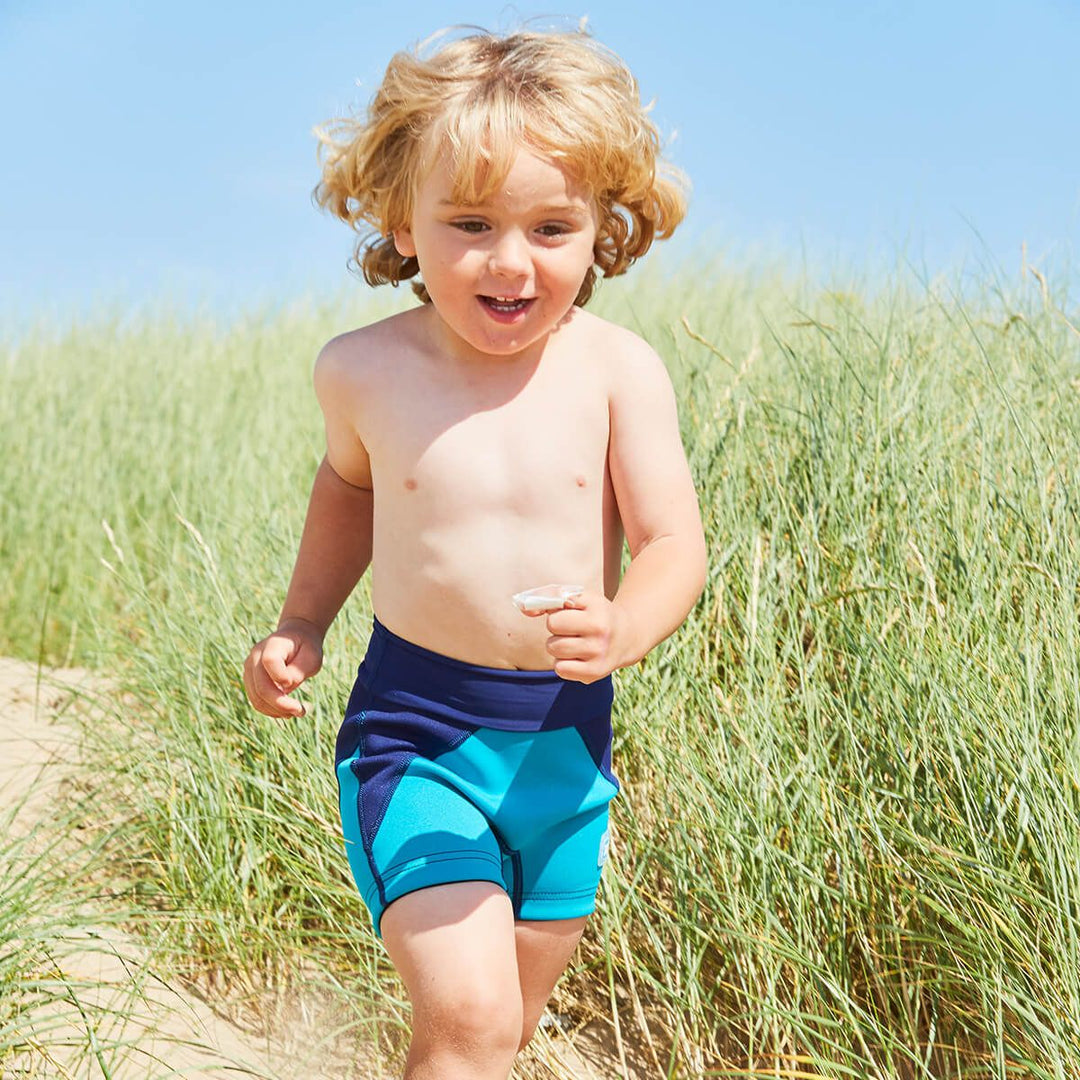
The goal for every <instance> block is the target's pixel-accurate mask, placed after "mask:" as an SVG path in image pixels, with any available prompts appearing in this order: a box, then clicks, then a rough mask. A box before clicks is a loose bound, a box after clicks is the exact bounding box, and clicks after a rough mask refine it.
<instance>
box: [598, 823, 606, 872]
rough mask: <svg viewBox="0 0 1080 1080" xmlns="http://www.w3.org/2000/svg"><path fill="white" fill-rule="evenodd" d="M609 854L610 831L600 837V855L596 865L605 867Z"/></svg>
mask: <svg viewBox="0 0 1080 1080" xmlns="http://www.w3.org/2000/svg"><path fill="white" fill-rule="evenodd" d="M607 853H608V831H607V829H605V830H604V835H603V836H601V837H600V854H599V855H597V857H596V865H597V866H603V865H604V863H605V862H607Z"/></svg>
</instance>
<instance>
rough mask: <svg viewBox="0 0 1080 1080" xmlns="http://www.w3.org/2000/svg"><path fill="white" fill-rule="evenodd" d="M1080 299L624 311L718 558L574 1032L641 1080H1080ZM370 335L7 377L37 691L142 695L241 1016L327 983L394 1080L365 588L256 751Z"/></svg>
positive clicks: (8, 481) (648, 282)
mask: <svg viewBox="0 0 1080 1080" xmlns="http://www.w3.org/2000/svg"><path fill="white" fill-rule="evenodd" d="M1063 295H1064V294H1063V293H1062V294H1061V295H1058V293H1057V292H1055V290H1054V288H1052V287H1046V288H1043V289H1040V288H1039V287H1038V286H1037V284H1036V283H1035V282H1034V280H1033V281H1032V282H1031V283H1028V282H1024V281H1018V282H1015V283H1012V284H1007V285H1002V284H1001V283H998V282H992V281H987V283H986V284H985V286H983V287H981V288H980V287H972V286H971V285H970V284H968V286H967V287H966V288H965V290H964V292H963V294H962V295H961V294H960V292H959V291H958V290H957V289H956V288H954V287H953V286H952V285H951V284H950V283H949V282H944V281H943V282H930V283H926V282H923V283H920V282H918V281H917V280H915V279H914V278H913V277H912V276H910V275H907V276H905V275H898V276H897V278H896V279H894V280H893V281H892V282H890V283H887V284H885V285H883V286H877V287H875V288H870V287H869V286H864V285H858V284H856V285H854V286H849V287H848V288H846V290H845V291H842V292H841V291H825V290H820V289H817V290H815V289H813V288H811V286H810V285H809V284H807V283H805V282H799V281H792V280H790V279H786V278H784V277H783V276H782V275H780V274H769V273H751V272H735V271H731V270H724V269H723V268H703V269H699V270H696V271H695V272H693V273H691V271H690V270H689V269H687V270H685V271H684V272H682V273H681V274H679V275H677V276H676V277H674V278H672V279H670V280H663V279H662V278H661V277H659V276H658V275H655V274H654V275H653V276H651V277H650V276H648V275H644V276H642V277H639V278H638V279H637V281H636V282H635V281H630V282H629V283H627V285H626V286H625V287H621V286H620V288H610V287H607V288H605V290H604V292H603V293H602V295H601V297H600V302H599V303H598V304H597V310H598V311H599V312H600V313H601V314H605V313H606V314H609V315H610V316H611V317H613V318H615V319H617V320H618V321H621V322H624V323H626V324H627V325H630V326H632V327H633V328H635V329H637V330H638V331H639V332H640V333H642V334H643V335H644V336H645V337H647V338H648V339H649V340H650V341H651V342H652V343H653V344H654V345H655V347H656V348H657V349H658V350H659V351H660V352H661V354H662V355H663V356H664V357H665V359H666V360H667V362H668V364H669V368H670V370H671V372H672V375H673V378H674V380H675V382H676V386H677V389H678V391H679V395H680V401H681V418H682V423H683V436H684V442H685V445H686V447H687V451H688V456H689V458H690V463H691V467H692V470H693V473H694V476H695V479H696V482H697V485H698V490H699V493H700V496H701V503H702V511H703V517H704V520H705V524H706V529H707V534H708V538H709V543H710V550H711V553H712V557H711V568H710V576H709V582H708V585H707V588H706V591H705V594H704V595H703V597H702V599H701V601H700V603H699V604H698V605H697V607H696V608H695V610H694V611H693V612H692V614H691V616H690V618H689V619H688V621H687V623H686V625H685V626H684V627H683V628H682V630H681V631H680V632H679V633H678V634H676V635H675V636H674V637H672V638H671V639H669V641H667V642H665V643H664V644H663V645H662V646H660V647H659V648H657V649H656V650H655V651H654V652H653V653H652V654H651V655H650V657H649V658H648V660H647V661H646V663H645V665H644V666H643V667H640V668H635V669H633V670H627V671H623V672H620V673H619V674H618V676H617V688H618V689H617V705H616V743H615V761H614V765H615V769H616V772H617V773H618V774H619V776H620V778H621V779H622V782H623V792H622V795H621V796H620V798H619V799H618V800H616V802H615V803H614V804H613V810H612V815H613V832H614V836H615V839H614V845H613V851H612V857H611V860H610V862H609V865H608V868H607V870H606V871H605V884H604V887H603V891H602V894H601V900H600V906H599V909H598V913H597V916H596V917H595V918H594V919H593V920H592V921H591V923H590V927H589V929H588V931H587V933H586V937H585V939H584V940H583V944H582V947H581V949H580V950H579V953H578V955H577V957H576V960H575V964H574V968H573V971H572V973H571V974H570V976H569V977H568V978H567V980H566V981H565V982H564V984H563V986H562V987H560V990H559V997H558V1001H559V1008H560V1010H561V1011H564V1012H569V1013H570V1014H571V1015H573V1016H574V1017H576V1018H578V1019H584V1018H586V1017H588V1016H590V1015H598V1016H601V1017H604V1018H606V1021H607V1022H608V1023H609V1024H610V1025H611V1028H612V1031H613V1034H614V1038H615V1043H616V1045H615V1050H616V1060H614V1061H613V1063H612V1066H611V1071H612V1073H613V1074H616V1073H618V1072H620V1071H621V1070H622V1068H623V1066H622V1065H621V1064H620V1062H623V1061H625V1062H627V1063H628V1065H632V1066H634V1067H635V1068H636V1070H637V1074H639V1075H652V1076H672V1077H684V1076H685V1077H690V1076H704V1075H726V1076H740V1075H743V1076H749V1075H770V1076H796V1075H804V1076H816V1075H820V1076H825V1077H844V1076H853V1077H875V1078H881V1080H885V1078H891V1077H961V1076H963V1077H1021V1076H1024V1077H1053V1078H1055V1080H1057V1078H1065V1077H1074V1076H1077V1075H1080V907H1078V905H1080V672H1078V669H1077V663H1076V656H1077V645H1078V639H1080V634H1078V631H1077V616H1078V613H1080V605H1078V592H1077V589H1078V578H1080V569H1078V566H1080V562H1078V554H1080V552H1078V543H1077V541H1078V537H1080V527H1078V521H1077V506H1076V492H1075V491H1074V484H1075V483H1076V480H1077V476H1078V468H1080V447H1078V441H1077V440H1078V436H1077V433H1078V431H1080V333H1078V332H1077V330H1076V329H1075V327H1076V325H1077V318H1076V316H1075V313H1073V312H1070V311H1069V310H1063V304H1064V301H1063V299H1062V296H1063ZM369 317H371V313H370V312H367V311H364V310H349V309H348V306H347V305H344V304H337V305H325V306H322V307H320V306H317V305H308V306H303V305H297V306H294V307H292V308H288V309H283V310H278V311H267V312H264V313H261V314H259V315H256V316H252V317H251V318H249V319H247V320H241V321H238V322H235V323H233V324H231V325H227V326H217V325H213V324H212V323H210V322H207V323H200V322H197V321H193V320H188V321H182V320H180V321H177V320H173V321H170V320H168V319H166V318H165V317H161V318H159V319H156V320H155V319H154V318H148V319H146V320H144V321H141V322H135V323H132V324H131V325H122V324H116V325H95V326H83V327H75V328H73V329H71V330H70V331H69V332H67V333H65V334H64V335H63V336H61V337H50V336H49V335H48V334H46V333H44V332H41V333H39V334H38V335H37V336H36V337H35V336H31V337H30V338H26V339H23V340H22V341H21V342H20V343H19V346H18V348H17V350H9V352H8V356H7V359H6V360H5V361H4V362H3V366H2V367H0V372H2V378H3V384H4V393H3V394H2V395H0V419H2V420H3V421H4V422H3V423H2V424H0V449H2V451H3V452H2V453H0V477H2V485H3V487H2V490H3V493H4V497H3V503H2V505H0V558H2V560H3V569H4V574H3V578H2V580H0V595H2V603H3V605H4V608H5V610H7V611H10V612H11V615H10V616H9V617H8V618H7V619H6V620H5V623H4V626H3V634H4V635H5V641H4V642H3V643H2V645H3V647H4V648H6V649H7V650H8V651H12V652H19V653H23V654H38V653H40V654H41V655H44V656H46V657H49V658H53V659H67V658H69V657H73V656H74V657H77V658H80V659H82V660H84V661H88V662H91V663H93V664H94V665H95V666H97V667H99V668H101V669H102V670H105V671H107V672H108V673H109V674H110V675H111V676H114V677H116V678H117V679H118V681H119V684H120V685H122V686H123V688H124V689H123V692H122V693H119V694H118V695H117V698H116V701H115V707H114V710H113V712H114V722H113V724H112V725H104V726H102V727H99V728H97V729H96V730H95V731H94V732H93V735H94V736H95V740H94V741H95V751H94V756H93V761H94V765H93V770H94V776H95V777H96V779H97V781H98V782H99V783H100V786H101V792H102V798H101V807H102V808H103V810H104V809H107V810H108V813H109V816H110V820H111V821H112V823H113V825H114V828H115V826H116V825H117V824H118V823H119V824H120V825H121V827H120V828H118V829H115V831H116V834H117V835H118V836H119V837H120V838H121V839H120V840H119V841H117V842H116V843H115V844H114V846H113V853H114V857H115V858H117V859H120V860H122V861H123V862H124V864H125V865H126V866H127V872H128V875H129V877H130V879H131V881H132V882H133V888H137V895H138V896H139V897H140V898H141V902H142V903H143V904H144V905H145V907H146V910H147V911H148V912H153V913H155V914H156V915H160V914H161V913H162V912H168V913H170V914H171V918H170V919H169V920H168V932H169V934H170V935H172V944H173V945H174V946H175V947H176V948H177V949H178V950H182V952H183V954H184V955H185V956H186V957H188V963H189V965H190V969H191V970H192V971H209V970H214V971H215V972H216V973H217V975H216V978H217V980H218V981H219V982H224V983H226V984H229V985H231V986H232V987H233V988H234V989H235V991H236V992H237V993H241V992H243V990H244V988H245V987H248V986H250V985H251V984H254V983H257V984H260V985H267V984H272V985H279V986H287V985H289V983H290V981H291V980H295V979H297V978H299V977H303V978H310V977H311V972H312V971H320V972H322V973H323V979H324V981H325V983H326V985H327V986H328V987H329V988H335V987H336V988H337V990H338V992H340V994H341V995H342V1001H343V1002H345V1004H344V1005H343V1013H342V1020H341V1028H340V1029H339V1030H337V1031H336V1032H335V1037H340V1036H341V1034H342V1031H348V1032H351V1033H352V1034H353V1035H355V1036H356V1037H357V1038H359V1039H361V1040H366V1041H369V1042H374V1043H375V1044H376V1045H377V1046H378V1047H380V1048H381V1049H382V1051H383V1052H384V1053H385V1056H386V1060H387V1061H388V1062H389V1061H392V1060H393V1059H394V1055H395V1054H399V1053H400V1051H401V1049H402V1047H403V1045H404V1040H405V1038H406V1020H407V1008H406V1005H405V1002H404V997H403V992H402V989H401V987H400V984H398V983H397V982H396V980H395V978H394V976H393V973H392V970H391V969H390V967H389V965H388V962H387V961H386V959H385V956H384V954H383V952H382V950H381V947H380V946H378V944H377V943H376V942H375V940H374V938H373V937H372V936H371V934H370V932H369V928H368V927H369V923H368V919H367V915H366V913H365V912H364V911H363V909H362V907H361V905H360V902H359V899H358V898H357V897H356V895H355V893H354V890H353V886H352V884H351V882H350V881H349V880H348V878H347V871H346V867H345V864H344V859H343V858H342V850H341V844H340V840H339V837H338V824H337V821H336V817H335V813H336V810H335V799H336V792H335V790H334V786H333V778H332V774H331V772H330V768H329V764H328V761H329V755H330V753H331V747H332V742H333V736H334V733H335V730H336V726H337V723H338V721H339V717H340V713H341V708H342V705H343V702H344V698H345V696H346V693H347V690H348V687H349V685H350V683H351V679H352V673H353V670H354V668H355V665H356V663H357V662H358V661H359V659H360V657H361V656H362V652H363V648H364V644H365V642H366V638H367V634H368V632H369V628H370V605H369V600H368V593H367V589H366V585H364V584H362V585H361V587H360V589H359V590H358V592H357V595H356V596H355V597H354V598H353V600H352V601H350V604H349V605H348V607H347V608H346V610H345V611H344V612H343V614H342V616H341V618H340V619H339V621H338V623H337V624H336V626H335V628H334V629H333V631H332V632H331V635H330V638H329V640H328V643H327V657H328V659H327V666H326V668H325V669H324V672H323V674H321V675H320V676H319V678H318V679H317V680H315V681H314V683H313V684H312V686H311V687H310V689H309V690H308V691H307V695H308V698H307V699H308V702H309V716H308V717H307V718H306V719H305V720H303V721H300V722H289V723H284V722H278V721H270V720H267V719H265V718H262V717H259V716H257V715H255V714H254V713H252V711H251V710H250V709H249V708H248V707H247V706H246V705H245V702H244V697H243V691H242V688H241V685H240V680H239V665H240V662H241V661H242V658H243V656H244V655H245V654H246V651H247V649H248V647H249V645H250V644H251V642H252V640H253V639H255V638H256V637H259V636H262V634H263V633H265V632H266V630H267V628H268V627H270V626H271V625H272V624H273V620H274V618H275V616H276V611H277V607H278V605H279V604H280V600H281V597H282V595H283V592H284V588H285V585H286V582H287V578H288V574H289V570H290V568H291V562H292V558H293V555H294V553H295V546H296V541H297V538H298V533H299V527H300V524H301V519H302V514H303V507H304V501H305V498H306V493H307V489H308V486H309V484H310V480H311V476H312V475H313V472H314V469H315V466H316V463H317V461H318V458H319V456H320V454H321V443H320V439H321V430H320V426H319V418H318V414H317V409H316V406H315V402H314V398H313V395H312V394H311V393H310V390H309V380H310V367H311V362H312V360H313V358H314V355H315V353H316V351H317V349H318V348H319V346H320V345H321V344H322V342H323V341H325V340H326V339H327V338H328V337H330V336H332V335H333V334H334V333H337V332H340V331H341V330H342V329H344V328H346V327H347V326H349V325H353V324H355V322H357V321H361V320H364V319H366V318H369ZM526 1069H528V1065H527V1064H524V1065H523V1066H522V1067H521V1070H519V1071H522V1073H523V1074H524V1070H526ZM537 1075H541V1073H539V1072H538V1073H537ZM544 1075H547V1074H544Z"/></svg>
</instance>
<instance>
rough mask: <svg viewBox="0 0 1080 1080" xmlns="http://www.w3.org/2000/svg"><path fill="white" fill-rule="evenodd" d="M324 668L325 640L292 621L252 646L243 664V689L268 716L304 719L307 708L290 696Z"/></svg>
mask: <svg viewBox="0 0 1080 1080" xmlns="http://www.w3.org/2000/svg"><path fill="white" fill-rule="evenodd" d="M321 667H322V636H321V635H320V634H319V633H318V632H317V631H316V629H315V627H313V626H311V625H309V624H308V623H305V622H303V621H301V620H289V621H287V622H284V623H282V625H281V626H280V627H278V629H277V630H275V631H274V632H273V633H272V634H271V635H270V636H269V637H265V638H263V639H262V641H260V642H258V643H257V644H256V645H254V646H252V649H251V652H250V653H248V658H247V660H245V661H244V689H245V690H247V696H248V698H249V700H250V701H251V704H252V705H254V706H255V708H256V709H258V710H259V712H261V713H265V714H266V715H267V716H277V717H286V716H303V715H304V713H305V709H304V706H303V705H302V704H301V703H300V702H299V701H297V700H296V699H295V698H291V697H289V694H291V693H292V691H294V690H295V689H296V688H297V687H298V686H299V685H300V684H301V683H302V682H303V681H304V680H305V679H308V678H310V677H311V676H312V675H314V674H315V673H316V672H317V671H318V670H319V668H321Z"/></svg>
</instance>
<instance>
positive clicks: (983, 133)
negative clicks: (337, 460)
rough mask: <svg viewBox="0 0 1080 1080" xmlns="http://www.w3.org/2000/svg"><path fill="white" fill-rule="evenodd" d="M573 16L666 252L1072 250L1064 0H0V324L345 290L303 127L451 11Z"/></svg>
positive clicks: (980, 258)
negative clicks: (607, 66) (657, 137)
mask: <svg viewBox="0 0 1080 1080" xmlns="http://www.w3.org/2000/svg"><path fill="white" fill-rule="evenodd" d="M582 15H588V16H589V25H590V26H591V28H592V30H593V32H594V33H595V35H596V36H597V37H598V38H599V39H600V40H601V41H603V42H604V43H605V44H607V45H609V46H611V47H612V48H614V49H615V50H616V51H617V52H619V53H620V54H621V55H622V56H623V57H624V58H625V59H626V60H627V62H628V63H629V64H630V66H631V67H632V69H633V70H634V71H635V73H636V75H637V77H638V80H639V82H640V84H641V87H642V91H643V94H644V96H645V97H646V98H655V101H656V104H655V109H654V114H653V115H654V117H655V119H656V120H657V122H658V123H659V125H660V127H661V129H662V131H663V132H664V134H665V136H667V137H669V138H670V140H671V142H670V151H669V155H670V157H671V158H672V160H674V161H675V162H676V163H677V164H678V165H679V166H681V167H682V168H683V169H684V170H685V171H686V172H687V173H688V174H689V175H690V177H691V179H692V181H693V183H694V195H693V201H692V206H691V214H690V216H689V218H688V220H687V222H686V223H685V225H684V227H683V229H682V232H681V235H680V236H679V237H678V238H677V241H676V242H674V243H673V245H672V252H673V254H674V255H676V256H687V255H689V254H694V253H705V254H710V253H714V252H715V253H720V254H721V255H723V256H725V257H726V258H728V259H729V260H731V261H734V262H736V263H738V261H739V260H741V259H748V258H751V257H754V256H755V253H761V252H766V253H770V254H773V255H779V256H780V257H782V258H783V259H785V260H787V261H789V262H791V263H792V264H793V265H801V264H804V263H805V264H807V265H810V266H811V267H813V268H818V269H822V268H824V271H825V272H828V268H830V267H834V268H835V267H856V268H858V267H863V266H867V267H869V266H874V265H881V264H883V263H887V264H890V265H891V264H892V263H893V262H895V260H896V258H897V257H898V256H902V257H904V258H906V259H908V260H910V261H912V262H915V263H917V264H919V265H921V266H925V267H926V268H927V269H928V270H929V271H930V272H931V273H934V272H938V271H946V270H949V269H951V268H956V267H958V266H959V265H960V264H961V263H964V264H966V265H971V264H975V265H986V264H987V263H988V262H989V263H995V264H999V265H1000V266H1002V267H1003V268H1004V269H1005V271H1006V272H1007V273H1010V274H1015V273H1018V272H1019V267H1020V260H1021V244H1022V243H1026V245H1027V252H1028V259H1029V261H1033V262H1035V263H1036V264H1039V263H1040V262H1041V263H1043V264H1052V263H1055V262H1057V263H1060V262H1063V261H1065V260H1067V258H1068V256H1069V252H1070V251H1071V250H1074V249H1075V245H1076V241H1077V240H1078V239H1080V138H1078V135H1080V132H1078V127H1080V124H1078V121H1077V118H1078V116H1080V62H1078V60H1077V57H1078V56H1080V3H1077V2H1066V0H1056V2H1054V0H1027V2H1018V0H1008V2H1006V0H1001V2H995V0H983V2H981V3H972V2H969V0H953V2H949V0H938V2H936V3H927V2H924V0H908V2H906V3H900V2H884V0H864V2H862V3H850V4H849V3H790V2H778V0H761V2H758V3H741V4H737V5H736V4H732V3H726V2H719V3H713V4H702V3H700V2H698V3H692V2H689V0H669V2H667V3H656V2H651V3H639V2H636V0H619V2H615V0H598V2H589V3H587V4H584V3H583V6H581V7H574V8H565V7H564V8H551V7H547V6H544V7H530V6H526V5H524V4H519V5H518V6H516V7H514V6H509V5H505V4H502V3H483V2H472V0H469V2H463V3H461V4H459V5H455V6H450V5H447V4H445V3H441V4H436V3H431V2H428V0H412V2H409V3H398V4H385V3H377V4H376V3H370V4H369V3H363V4H360V3H341V2H339V3H336V4H332V5H327V4H322V5H318V4H295V3H294V4H286V3H277V2H274V0H267V2H264V3H259V4H255V3H233V4H225V5H223V6H221V7H219V6H218V5H217V4H215V3H211V2H210V0H187V2H185V3H183V4H165V3H161V2H157V3H150V2H142V0H132V2H129V3H119V2H115V0H95V2H93V3H85V2H70V3H63V2H51V0H33V2H30V0H0V130H2V132H3V146H4V150H3V168H2V169H0V325H2V324H3V323H8V324H10V323H11V322H12V321H15V322H16V323H19V322H22V321H23V320H24V319H25V318H27V317H29V316H30V315H31V314H32V313H39V312H42V313H46V314H52V313H56V312H63V313H71V314H77V313H82V312H87V311H90V310H93V309H94V308H95V307H101V306H102V305H116V304H119V305H121V306H127V305H139V304H142V303H143V302H146V301H154V300H156V299H158V298H161V297H167V298H169V300H170V301H171V302H172V303H173V304H175V305H177V306H181V307H184V306H188V305H193V304H198V305H201V306H204V307H205V306H210V307H211V308H214V309H220V310H235V309H236V308H237V307H238V306H239V307H243V306H245V305H248V304H262V303H265V302H267V301H270V302H272V301H276V300H287V299H289V298H291V297H293V296H295V295H297V294H300V293H303V292H305V291H307V292H311V293H315V294H324V293H337V292H339V291H340V290H341V289H343V288H346V287H353V288H357V289H361V288H364V286H363V285H362V284H361V283H359V282H357V281H356V280H355V279H353V278H352V277H351V276H350V275H349V274H348V272H347V271H346V269H345V262H346V259H347V258H348V256H349V253H350V251H351V248H352V243H353V237H352V235H351V234H350V232H349V230H348V229H346V228H345V227H344V226H342V225H341V224H340V223H338V222H335V221H333V220H331V219H330V218H329V217H327V216H325V215H322V214H320V213H319V212H318V211H317V210H315V209H314V208H313V207H312V205H311V202H310V192H311V188H312V187H313V185H314V183H315V182H316V180H317V169H316V160H315V146H316V143H315V140H314V138H313V136H312V135H311V128H312V126H314V125H315V124H317V123H319V122H321V121H322V120H325V119H327V118H328V117H330V116H332V115H334V114H337V113H341V112H343V111H345V110H347V109H348V108H349V107H350V106H360V105H363V104H364V103H366V101H367V99H368V98H369V97H370V94H371V92H372V90H373V89H374V86H375V84H376V83H377V82H378V80H379V78H380V76H381V73H382V70H383V69H384V67H385V65H386V61H387V60H388V58H389V57H390V55H391V54H392V53H393V52H394V51H395V50H396V49H399V48H403V47H408V46H410V45H411V44H413V43H415V42H416V41H417V40H419V39H421V38H424V37H426V36H427V35H428V34H430V33H431V32H433V31H434V30H436V29H438V28H440V27H442V26H445V25H447V24H448V23H472V24H478V25H482V26H485V27H489V28H494V29H509V28H512V27H513V26H515V25H516V24H517V23H518V22H519V21H520V20H521V19H523V18H531V17H536V16H541V17H544V18H547V19H549V20H552V19H555V18H557V17H562V18H563V19H564V22H570V23H574V22H576V21H577V19H578V18H580V17H581V16H582Z"/></svg>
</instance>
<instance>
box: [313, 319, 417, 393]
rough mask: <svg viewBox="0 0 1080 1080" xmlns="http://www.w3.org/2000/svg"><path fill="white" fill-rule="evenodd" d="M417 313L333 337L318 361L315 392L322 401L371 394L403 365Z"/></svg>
mask: <svg viewBox="0 0 1080 1080" xmlns="http://www.w3.org/2000/svg"><path fill="white" fill-rule="evenodd" d="M418 313H419V312H418V311H417V310H412V311H405V312H402V313H400V314H398V315H391V316H390V317H389V318H387V319H381V320H379V322H375V323H371V324H370V325H368V326H361V327H359V328H357V329H356V330H349V331H346V332H345V333H343V334H338V335H337V337H333V338H331V339H330V340H329V341H328V342H327V343H326V344H325V345H324V346H323V347H322V349H320V350H319V355H318V358H317V359H316V361H315V375H314V377H315V392H316V394H318V396H319V400H320V401H321V402H331V401H334V400H336V399H338V398H339V396H340V395H341V394H345V395H347V396H351V395H352V393H354V392H357V391H360V392H365V391H366V392H370V391H371V390H372V389H373V388H374V386H375V383H376V381H377V379H378V378H379V376H380V375H381V374H382V373H384V372H386V371H388V370H392V369H393V368H394V367H395V366H396V365H398V364H400V362H401V361H402V358H403V357H404V356H407V355H408V354H409V353H410V351H411V349H410V343H411V342H412V341H413V340H414V339H415V336H416V323H417V315H418Z"/></svg>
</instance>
